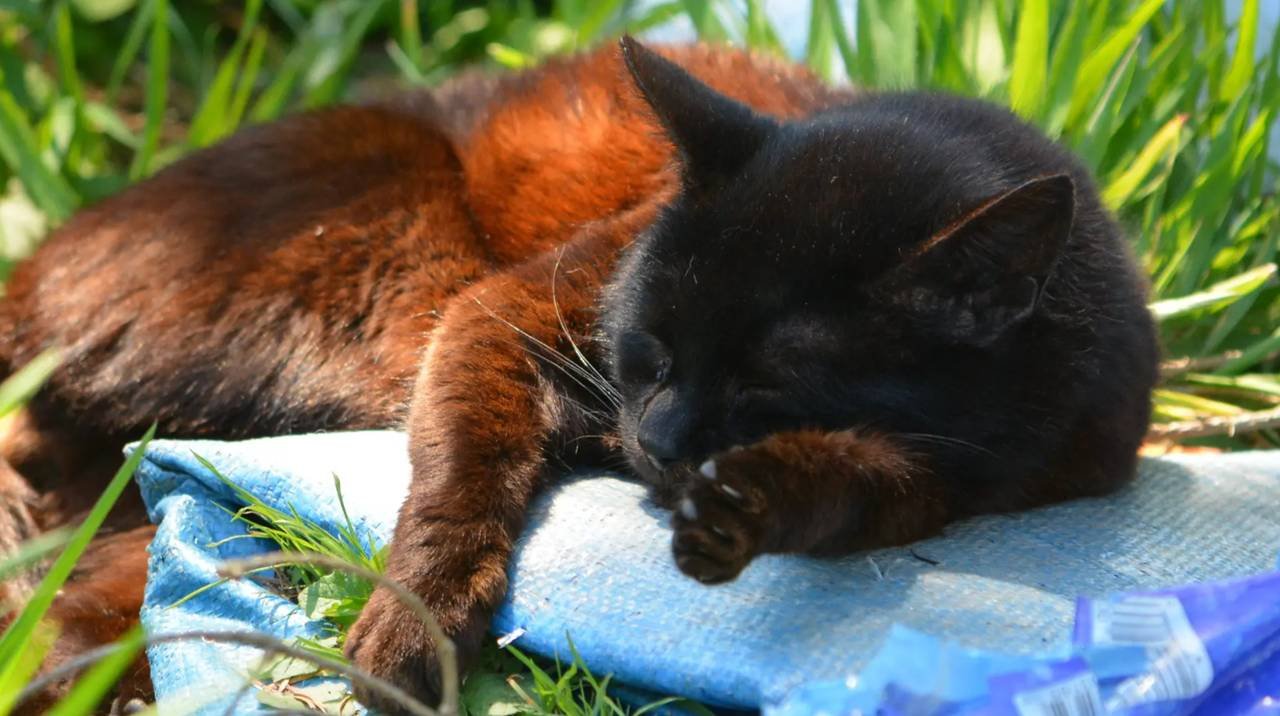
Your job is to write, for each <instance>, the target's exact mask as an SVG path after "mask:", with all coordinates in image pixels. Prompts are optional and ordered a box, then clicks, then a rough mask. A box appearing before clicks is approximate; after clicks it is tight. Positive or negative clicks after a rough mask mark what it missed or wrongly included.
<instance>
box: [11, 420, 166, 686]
mask: <svg viewBox="0 0 1280 716" xmlns="http://www.w3.org/2000/svg"><path fill="white" fill-rule="evenodd" d="M155 434H156V426H155V425H152V426H151V428H150V429H148V430H147V433H146V435H143V436H142V441H141V442H140V443H139V445H138V447H137V448H136V449H135V450H134V451H133V453H132V454H131V455H129V458H128V459H127V460H125V462H124V465H122V466H121V467H120V469H119V471H117V472H116V474H115V477H113V478H112V479H111V482H110V483H108V484H107V487H106V489H105V490H103V491H102V496H101V497H99V498H98V501H97V502H95V503H94V505H93V509H91V510H90V511H89V516H88V517H86V518H85V520H84V522H82V523H80V526H78V527H76V530H75V532H74V534H72V536H71V539H70V541H68V543H67V547H66V549H64V550H63V551H62V553H61V554H59V555H58V558H57V559H56V560H54V562H53V565H52V566H50V567H49V571H48V573H46V574H45V577H44V579H43V580H41V582H40V586H38V587H36V591H35V593H34V594H32V595H31V599H30V600H29V601H28V602H27V605H26V607H25V608H23V610H22V612H21V613H20V614H18V617H17V619H15V620H14V621H13V623H12V624H10V625H9V628H8V629H6V630H5V632H4V635H3V636H0V664H10V663H12V662H14V661H15V660H17V659H18V657H19V655H20V654H21V653H22V652H23V650H24V649H26V648H27V647H28V644H29V643H30V641H31V639H32V636H33V635H34V634H35V633H36V630H37V627H38V626H39V625H40V622H41V620H42V619H43V618H44V615H45V612H47V611H48V610H49V606H50V605H51V604H53V599H54V597H55V596H57V594H58V590H60V589H62V585H63V583H64V582H66V581H67V577H69V576H70V575H71V570H72V569H73V568H74V567H75V564H76V562H77V561H79V559H80V555H82V554H84V550H85V548H86V547H88V546H89V541H90V540H91V539H93V536H94V535H95V534H97V532H98V528H99V527H101V526H102V522H103V521H104V520H105V519H106V518H107V513H109V512H110V511H111V507H112V506H113V505H115V503H116V500H117V499H119V497H120V493H122V492H124V488H125V486H126V485H128V484H129V480H130V479H131V478H132V477H133V472H134V470H136V469H137V467H138V463H139V462H141V461H142V455H143V453H145V452H146V448H147V445H148V444H149V443H150V442H151V439H152V438H153V437H154V436H155Z"/></svg>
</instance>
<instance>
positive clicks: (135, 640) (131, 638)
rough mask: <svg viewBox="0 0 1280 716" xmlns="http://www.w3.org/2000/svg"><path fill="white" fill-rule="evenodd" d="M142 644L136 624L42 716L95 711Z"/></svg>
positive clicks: (72, 715)
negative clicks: (113, 649) (109, 652)
mask: <svg viewBox="0 0 1280 716" xmlns="http://www.w3.org/2000/svg"><path fill="white" fill-rule="evenodd" d="M142 646H143V637H142V625H140V624H138V625H135V626H134V627H133V628H132V629H130V630H129V631H127V632H125V634H124V636H122V637H120V638H119V639H117V640H116V650H115V651H113V652H112V653H111V654H109V655H108V656H106V657H104V658H103V659H102V660H101V661H99V662H98V663H96V664H94V665H93V666H92V667H91V668H90V669H89V670H88V671H86V672H85V674H84V676H82V677H80V679H78V680H77V681H76V684H75V686H73V687H71V691H69V692H68V693H67V695H66V696H64V697H62V699H60V700H59V701H58V703H57V704H54V706H53V708H51V709H49V710H48V711H47V712H45V716H80V715H81V714H91V713H95V712H97V709H98V704H100V703H102V700H103V699H104V698H106V696H107V694H109V693H110V692H111V690H112V689H113V688H115V685H116V682H117V681H119V680H120V677H121V676H122V675H123V674H124V672H125V670H126V669H128V668H129V667H130V666H131V665H132V664H133V660H134V658H135V657H136V656H137V655H138V652H139V651H141V650H142Z"/></svg>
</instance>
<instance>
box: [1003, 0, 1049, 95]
mask: <svg viewBox="0 0 1280 716" xmlns="http://www.w3.org/2000/svg"><path fill="white" fill-rule="evenodd" d="M1048 58H1049V2H1048V0H1027V1H1026V2H1024V3H1022V6H1021V8H1020V10H1019V16H1018V36H1017V40H1016V41H1015V43H1014V46H1013V69H1012V74H1011V77H1010V79H1009V100H1010V104H1011V106H1012V107H1013V110H1014V111H1015V112H1017V113H1018V114H1020V115H1022V116H1023V117H1026V118H1027V119H1032V120H1034V119H1038V118H1039V117H1040V113H1041V111H1042V109H1043V107H1044V101H1045V73H1046V71H1047V70H1046V67H1047V65H1048Z"/></svg>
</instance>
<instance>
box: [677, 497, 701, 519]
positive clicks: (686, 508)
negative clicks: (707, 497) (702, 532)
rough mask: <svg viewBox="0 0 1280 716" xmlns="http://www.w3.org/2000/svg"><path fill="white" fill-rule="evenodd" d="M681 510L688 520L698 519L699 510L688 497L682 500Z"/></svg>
mask: <svg viewBox="0 0 1280 716" xmlns="http://www.w3.org/2000/svg"><path fill="white" fill-rule="evenodd" d="M679 509H680V514H681V515H682V516H684V518H685V519H686V520H696V519H698V508H697V507H695V506H694V504H693V500H690V499H689V498H687V497H686V498H684V499H683V500H680V508H679Z"/></svg>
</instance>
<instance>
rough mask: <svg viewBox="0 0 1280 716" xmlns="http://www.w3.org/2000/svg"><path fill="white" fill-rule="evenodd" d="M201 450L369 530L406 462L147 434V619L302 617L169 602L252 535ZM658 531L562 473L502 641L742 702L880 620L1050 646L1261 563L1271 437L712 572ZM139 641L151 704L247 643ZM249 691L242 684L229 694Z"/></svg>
mask: <svg viewBox="0 0 1280 716" xmlns="http://www.w3.org/2000/svg"><path fill="white" fill-rule="evenodd" d="M197 454H198V455H200V456H202V457H204V458H205V459H207V460H209V461H210V462H211V463H212V464H214V465H215V466H217V468H218V470H219V471H220V472H222V473H223V474H224V475H226V476H227V477H228V478H229V479H231V480H232V481H234V482H235V483H236V484H238V485H241V486H243V487H245V488H246V489H248V490H249V491H251V492H253V493H255V494H256V495H258V496H259V497H260V498H262V499H263V500H264V501H266V502H268V503H270V504H273V505H276V506H279V507H281V508H288V507H292V508H294V509H296V510H297V511H298V512H299V513H301V514H302V515H304V516H306V517H309V518H311V519H314V520H317V521H319V522H320V523H322V524H328V525H331V526H333V527H334V528H336V527H337V526H338V525H339V524H341V520H342V515H341V512H340V510H339V508H338V504H337V500H336V499H335V494H334V485H333V476H334V475H337V476H339V477H340V478H341V480H342V485H343V494H344V496H345V498H346V503H347V509H348V511H349V513H350V515H351V518H352V520H353V522H354V523H355V524H356V528H357V530H358V531H360V532H362V533H367V534H369V535H372V536H375V537H376V538H378V539H379V540H385V539H386V538H387V537H388V536H389V535H390V533H391V530H392V527H393V524H394V520H395V515H396V512H397V509H398V507H399V504H400V502H401V500H402V499H403V495H404V493H405V490H406V487H407V484H408V480H409V466H408V463H407V458H406V450H405V438H404V436H403V435H401V434H398V433H389V432H367V433H337V434H327V435H311V436H297V437H285V438H273V439H267V440H251V441H245V442H238V443H226V442H211V441H210V442H206V441H190V442H178V441H156V442H154V443H152V445H151V446H150V448H149V449H148V452H147V455H146V458H145V459H144V460H143V462H142V464H141V466H140V468H139V471H138V475H137V479H138V482H139V484H140V485H141V487H142V491H143V495H144V498H145V499H146V502H147V505H148V508H149V510H150V513H151V516H152V519H153V520H154V521H156V522H157V523H158V524H159V525H160V527H159V531H158V533H157V536H156V539H155V542H154V543H153V545H152V547H151V565H150V571H149V577H148V584H147V591H146V601H145V605H144V608H143V614H142V618H143V623H144V625H145V626H146V627H147V629H148V630H149V631H150V632H152V633H163V632H174V631H189V630H192V629H217V630H222V629H231V628H246V629H247V628H254V629H259V630H263V631H266V632H269V633H272V634H275V635H277V636H281V637H288V636H294V635H300V634H307V633H310V632H311V631H312V630H314V629H315V625H312V624H309V623H308V621H307V620H306V618H305V617H304V616H303V615H302V613H301V611H300V610H299V609H298V608H297V607H296V606H295V605H294V604H292V603H291V602H289V601H287V600H285V599H282V598H280V597H277V596H274V595H273V594H271V593H270V592H268V591H267V590H265V589H264V588H262V587H260V586H257V585H255V584H253V583H251V582H247V581H246V582H238V583H230V584H224V585H220V586H217V587H215V588H213V589H209V590H207V591H205V592H203V593H202V594H200V595H199V596H197V597H195V598H193V599H190V600H188V601H185V602H183V603H182V604H179V605H177V606H173V605H174V603H175V602H177V601H179V600H180V599H181V598H182V597H184V596H186V595H188V594H190V593H191V592H192V591H193V590H195V589H197V588H200V587H203V586H205V585H207V584H209V583H211V582H213V581H214V580H215V574H214V565H215V564H216V561H217V560H219V559H225V558H228V557H235V556H240V555H244V554H247V553H252V552H258V551H264V550H267V549H269V546H267V545H263V544H260V543H256V542H253V541H250V540H231V541H225V538H227V537H229V536H232V535H235V534H240V533H241V532H242V530H241V529H240V527H239V526H237V525H234V524H232V523H231V521H230V519H229V518H228V515H227V512H226V510H225V509H224V507H231V508H234V507H236V506H238V505H239V500H238V499H237V498H236V496H235V492H234V491H233V490H231V489H230V488H228V487H227V486H226V485H224V484H223V483H222V482H221V481H219V480H218V479H217V478H216V477H215V476H214V475H212V474H211V473H210V472H209V471H208V470H206V469H205V468H204V467H203V466H202V465H201V464H200V462H199V461H198V460H197V459H196V457H195V456H196V455H197ZM219 505H221V507H220V506H219ZM670 538H671V535H670V528H669V519H668V515H667V513H666V512H665V511H663V510H660V509H658V508H656V507H654V506H652V505H651V504H649V503H648V502H647V501H646V500H645V497H644V490H643V488H642V487H641V486H639V485H637V484H634V483H631V482H628V481H624V480H621V479H617V478H614V477H598V478H597V477H587V476H580V477H578V478H575V479H565V480H564V481H562V482H560V483H559V484H557V485H556V486H554V487H552V488H551V489H549V490H548V491H547V492H546V493H545V494H544V495H543V496H542V497H541V498H539V499H538V501H537V502H536V504H535V506H534V508H533V510H532V515H531V518H530V521H529V528H528V530H527V532H526V534H525V536H524V537H523V538H522V539H521V541H520V543H519V546H518V551H517V555H516V558H515V560H514V562H513V564H512V566H511V589H510V592H509V594H508V595H507V599H506V601H505V602H504V604H503V605H502V607H501V608H500V609H499V611H498V613H497V616H496V618H495V621H494V625H493V632H494V633H495V634H505V633H508V632H512V631H514V630H516V629H517V628H522V629H524V630H525V633H524V635H523V636H521V637H520V639H519V641H518V642H517V644H518V645H519V646H520V647H521V648H522V649H524V650H526V651H531V652H536V653H541V654H544V655H549V656H555V655H559V656H566V655H567V642H566V639H565V637H566V634H567V635H569V636H571V637H572V639H573V641H574V643H575V645H576V646H577V649H578V650H579V652H580V653H581V654H582V656H583V658H584V659H585V660H586V662H587V663H589V664H590V665H591V666H592V668H593V670H595V671H597V672H599V673H613V674H614V675H615V678H616V679H617V680H619V681H620V682H622V683H625V684H627V685H629V686H632V687H637V688H640V689H646V690H649V691H653V692H657V693H662V694H679V695H684V696H689V697H692V698H695V699H699V700H703V701H706V702H709V703H713V704H721V705H726V706H736V707H742V708H761V707H765V708H768V707H771V706H776V705H780V704H784V703H786V701H787V697H788V696H789V695H791V694H796V693H802V691H803V689H800V688H799V687H803V686H804V685H806V684H819V683H822V682H831V681H832V680H837V681H839V680H844V679H846V678H847V677H849V676H851V675H853V674H856V673H858V671H859V669H861V668H862V667H863V666H864V665H865V664H867V663H868V660H869V659H871V657H872V656H873V655H874V654H875V652H876V650H877V648H878V647H879V646H880V645H881V644H882V643H883V642H884V640H885V638H886V635H888V634H889V632H890V629H891V627H892V626H893V625H894V624H901V625H904V626H906V627H909V628H911V629H915V630H918V631H920V632H924V633H928V634H934V635H940V636H943V637H945V638H946V639H948V640H950V641H952V642H954V643H955V644H957V645H960V646H968V647H977V648H989V649H998V650H999V651H1001V652H1005V653H1013V654H1044V653H1065V652H1066V650H1067V648H1068V644H1069V640H1070V634H1071V625H1072V622H1073V616H1074V610H1075V598H1076V597H1077V596H1103V595H1107V594H1111V593H1116V592H1125V591H1132V590H1135V589H1140V588H1159V587H1170V586H1177V585H1181V584H1187V583H1193V582H1202V581H1206V580H1215V579H1223V578H1228V577H1234V576H1240V575H1247V574H1254V573H1258V572H1263V571H1266V570H1269V569H1271V568H1272V567H1273V566H1274V565H1275V559H1276V552H1277V549H1280V453H1275V452H1269V453H1268V452H1261V453H1244V454H1234V455H1223V456H1182V457H1177V458H1167V459H1160V460H1146V461H1144V462H1143V465H1142V469H1141V475H1140V477H1139V479H1138V480H1137V481H1135V483H1134V484H1133V485H1132V486H1130V487H1128V488H1126V489H1125V490H1123V491H1121V492H1120V493H1119V494H1117V495H1113V496H1111V497H1108V498H1105V499H1091V500H1079V501H1075V502H1072V503H1068V504H1063V505H1057V506H1053V507H1049V508H1045V509H1041V510H1036V511H1033V512H1028V513H1022V514H1015V515H997V516H990V517H984V518H980V519H974V520H969V521H966V522H962V523H959V524H956V525H953V526H952V527H950V528H949V529H948V530H947V532H946V534H945V535H944V536H942V537H939V538H936V539H932V540H928V541H924V542H920V543H918V544H915V545H913V546H911V547H909V548H895V549H887V550H880V551H876V552H872V553H869V554H860V555H855V556H851V557H847V558H843V559H835V560H817V559H809V558H804V557H796V556H767V557H764V558H761V559H758V560H756V562H754V563H753V564H752V565H751V566H750V567H749V568H748V569H747V570H746V571H745V572H744V573H743V575H742V576H741V577H740V578H739V579H738V580H737V581H735V582H733V583H731V584H728V585H723V586H717V587H705V586H702V585H700V584H698V583H696V582H694V581H692V580H690V579H688V578H686V577H684V576H682V575H681V574H680V573H679V572H678V571H677V570H676V569H675V566H674V564H673V562H672V560H671V557H670ZM148 655H149V657H150V661H151V669H152V678H153V680H154V681H155V686H156V693H157V696H158V697H159V698H160V699H161V700H162V701H163V700H168V699H173V700H177V701H181V702H183V703H185V704H187V705H194V704H198V703H204V704H206V708H207V709H208V710H209V711H210V712H221V711H222V710H223V709H225V707H226V705H227V704H226V701H225V700H223V701H221V702H219V701H218V700H217V698H215V697H216V695H217V694H220V693H221V694H225V693H227V691H228V689H230V690H232V691H234V690H235V689H238V688H239V686H240V685H241V684H242V683H243V675H244V674H245V673H246V671H247V670H248V668H249V667H250V666H251V665H252V664H253V663H255V661H256V653H255V652H254V651H253V650H251V649H237V648H230V647H225V646H222V645H214V644H209V643H201V642H195V643H192V642H184V643H175V644H165V645H159V646H155V647H153V648H151V649H150V650H149V652H148ZM792 704H793V706H794V701H793V702H792ZM255 708H256V703H255V701H254V699H253V698H244V699H242V701H241V702H240V705H239V707H238V711H239V712H243V713H252V712H254V709H255ZM788 712H789V713H795V710H794V708H791V709H790V710H789V711H788Z"/></svg>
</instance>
